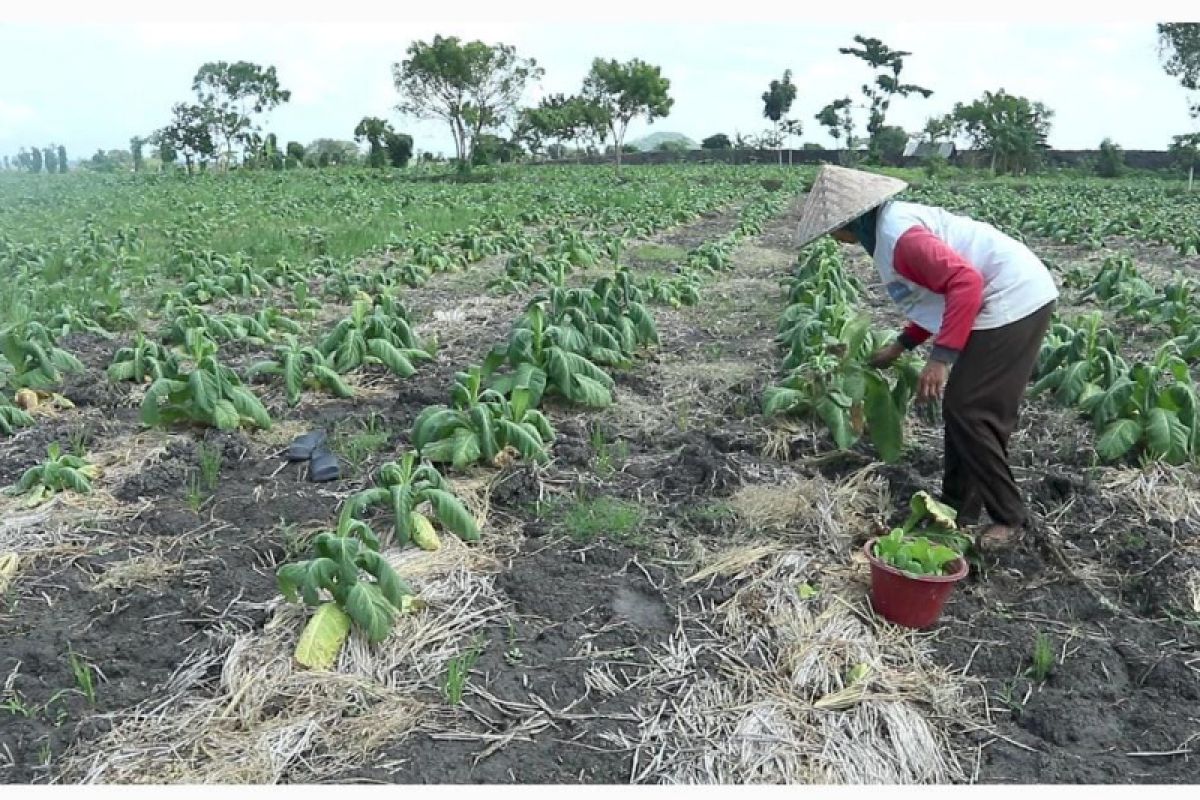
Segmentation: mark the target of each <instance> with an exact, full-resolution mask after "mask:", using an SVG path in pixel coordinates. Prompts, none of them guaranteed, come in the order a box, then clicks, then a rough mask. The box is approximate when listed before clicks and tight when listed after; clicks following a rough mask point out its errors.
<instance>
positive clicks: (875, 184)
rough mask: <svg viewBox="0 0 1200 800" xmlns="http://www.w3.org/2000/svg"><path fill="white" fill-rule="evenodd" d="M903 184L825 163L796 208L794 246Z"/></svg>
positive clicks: (868, 207) (871, 205)
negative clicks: (798, 218) (798, 207)
mask: <svg viewBox="0 0 1200 800" xmlns="http://www.w3.org/2000/svg"><path fill="white" fill-rule="evenodd" d="M907 187H908V184H907V183H905V182H904V181H902V180H899V179H897V178H889V177H888V176H886V175H876V174H875V173H873V172H862V171H860V170H857V169H846V168H845V167H835V166H832V165H830V164H826V165H825V166H823V167H821V171H820V172H819V173H817V180H816V181H815V182H814V183H813V187H812V191H810V192H809V193H808V198H807V199H806V200H805V202H804V208H803V209H802V210H801V211H800V224H799V225H798V227H797V229H796V246H797V247H803V246H804V245H806V244H808V243H809V242H811V241H812V240H813V239H816V238H819V237H821V236H824V235H825V234H827V233H829V232H830V231H833V230H837V229H838V228H840V227H842V226H843V225H845V224H846V223H847V222H849V221H850V220H852V219H854V218H855V217H857V216H859V215H861V214H865V213H866V212H868V211H870V210H871V209H872V208H875V207H876V206H878V205H879V204H881V203H882V202H883V201H885V200H887V199H888V198H889V197H892V196H893V195H897V194H899V193H900V192H902V191H904V190H905V189H906V188H907Z"/></svg>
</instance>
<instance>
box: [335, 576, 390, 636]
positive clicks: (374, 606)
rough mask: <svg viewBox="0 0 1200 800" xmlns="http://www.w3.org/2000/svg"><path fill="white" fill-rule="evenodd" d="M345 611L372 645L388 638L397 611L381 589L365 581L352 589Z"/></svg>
mask: <svg viewBox="0 0 1200 800" xmlns="http://www.w3.org/2000/svg"><path fill="white" fill-rule="evenodd" d="M345 610H346V613H347V614H349V615H350V619H352V620H354V623H355V624H356V625H358V627H359V628H361V629H362V631H363V632H364V633H365V634H366V635H367V639H368V640H369V641H371V642H372V643H376V642H382V641H383V640H384V639H386V638H387V637H388V634H389V633H390V632H391V629H392V622H393V620H395V618H396V609H395V608H394V607H393V606H392V604H391V603H389V602H388V601H387V598H386V597H384V596H383V592H382V591H380V589H379V587H378V586H376V585H374V584H372V583H366V582H364V581H359V582H358V583H356V584H354V585H353V586H352V587H350V591H349V593H348V594H347V595H346V609H345Z"/></svg>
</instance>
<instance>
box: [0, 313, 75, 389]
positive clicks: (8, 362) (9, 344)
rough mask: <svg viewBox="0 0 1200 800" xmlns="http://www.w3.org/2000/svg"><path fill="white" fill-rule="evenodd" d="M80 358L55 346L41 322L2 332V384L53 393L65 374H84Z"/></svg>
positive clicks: (19, 325)
mask: <svg viewBox="0 0 1200 800" xmlns="http://www.w3.org/2000/svg"><path fill="white" fill-rule="evenodd" d="M82 371H83V364H82V363H81V362H80V361H79V359H78V358H76V357H75V356H73V355H71V354H70V353H68V352H67V351H66V350H63V349H62V348H60V347H58V346H57V345H56V344H55V340H54V337H53V335H51V333H50V331H49V330H47V329H46V327H45V326H44V325H42V324H41V323H38V322H32V321H30V322H21V323H17V324H15V325H9V326H7V327H5V328H3V329H0V380H3V381H4V382H5V383H7V384H8V385H9V386H11V387H12V388H14V389H52V388H54V387H56V386H58V385H59V384H60V383H62V379H63V373H73V372H82Z"/></svg>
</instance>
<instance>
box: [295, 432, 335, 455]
mask: <svg viewBox="0 0 1200 800" xmlns="http://www.w3.org/2000/svg"><path fill="white" fill-rule="evenodd" d="M325 438H326V436H325V431H321V430H317V431H311V432H309V433H306V434H304V435H303V436H298V437H296V439H295V440H294V441H293V442H292V443H291V444H290V445H288V449H287V459H288V461H308V460H309V459H310V458H312V457H313V453H315V452H316V451H317V449H318V448H321V447H323V446H324V445H325Z"/></svg>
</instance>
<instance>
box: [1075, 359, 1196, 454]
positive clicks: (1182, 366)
mask: <svg viewBox="0 0 1200 800" xmlns="http://www.w3.org/2000/svg"><path fill="white" fill-rule="evenodd" d="M1081 408H1082V409H1083V411H1084V412H1085V413H1088V414H1090V415H1091V417H1092V421H1093V423H1094V424H1095V426H1096V430H1097V431H1098V432H1099V433H1100V436H1099V438H1098V439H1097V440H1096V454H1097V455H1099V456H1100V458H1102V459H1103V460H1105V461H1117V460H1119V459H1121V458H1123V457H1125V456H1126V455H1127V454H1128V453H1130V452H1136V453H1140V454H1141V455H1142V456H1143V457H1144V458H1146V459H1148V460H1151V461H1157V460H1162V461H1166V462H1167V463H1170V464H1182V463H1184V462H1186V461H1189V460H1191V459H1194V458H1195V457H1196V455H1197V453H1198V452H1200V446H1198V445H1200V424H1198V422H1200V420H1198V419H1197V411H1196V409H1197V400H1196V389H1195V385H1194V384H1193V383H1192V379H1191V375H1190V373H1189V371H1188V366H1187V363H1186V362H1185V361H1184V360H1183V359H1182V358H1180V357H1179V356H1178V354H1176V353H1175V352H1174V350H1173V348H1171V347H1169V346H1167V347H1164V348H1162V349H1160V350H1159V352H1158V354H1157V355H1156V356H1155V358H1154V360H1153V361H1150V362H1141V363H1138V364H1135V365H1134V366H1133V367H1132V368H1131V369H1130V370H1129V371H1128V372H1127V373H1125V374H1124V375H1121V376H1120V377H1118V378H1117V379H1116V380H1115V381H1114V382H1113V384H1112V386H1110V387H1109V388H1108V389H1107V390H1106V391H1103V392H1096V393H1093V394H1092V395H1090V396H1089V397H1088V398H1086V399H1085V400H1084V401H1083V402H1082V403H1081Z"/></svg>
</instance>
